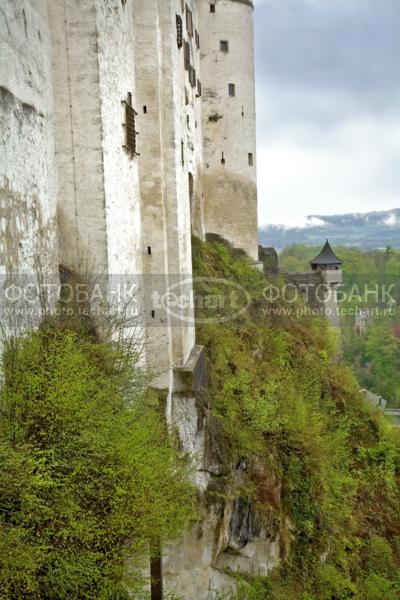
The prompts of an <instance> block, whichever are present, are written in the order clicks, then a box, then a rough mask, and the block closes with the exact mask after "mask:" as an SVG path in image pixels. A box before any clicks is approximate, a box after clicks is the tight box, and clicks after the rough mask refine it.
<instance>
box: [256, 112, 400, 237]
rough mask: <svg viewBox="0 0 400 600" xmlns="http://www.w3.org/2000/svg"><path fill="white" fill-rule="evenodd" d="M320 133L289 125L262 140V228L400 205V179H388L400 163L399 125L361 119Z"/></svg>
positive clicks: (260, 152) (259, 167) (259, 152)
mask: <svg viewBox="0 0 400 600" xmlns="http://www.w3.org/2000/svg"><path fill="white" fill-rule="evenodd" d="M316 133H317V132H315V131H314V132H313V134H312V135H311V136H310V133H309V131H308V129H307V128H306V127H305V126H304V125H303V126H302V125H292V126H290V125H289V124H288V127H287V128H286V129H285V130H284V131H277V132H275V136H274V137H271V138H270V139H266V138H263V139H262V140H259V142H260V143H259V149H258V173H259V222H260V224H261V225H263V224H268V223H285V224H293V222H295V221H296V220H300V221H301V218H302V217H303V216H304V215H306V214H317V215H324V214H326V215H332V214H338V213H349V212H361V213H362V212H367V211H369V210H384V209H392V208H395V207H396V206H398V205H399V196H398V189H399V185H400V174H399V175H393V173H391V176H390V177H389V176H388V173H387V170H388V167H390V165H391V164H393V165H395V164H397V162H398V156H399V152H400V122H399V121H394V120H393V121H392V120H390V119H387V120H382V121H380V120H374V119H373V118H359V119H356V120H348V121H343V122H342V123H339V124H337V126H336V127H334V128H331V129H326V130H324V129H323V128H320V129H319V131H318V133H319V135H318V134H317V135H316ZM389 171H390V169H389ZM396 171H398V169H396Z"/></svg>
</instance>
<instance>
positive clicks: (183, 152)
mask: <svg viewBox="0 0 400 600" xmlns="http://www.w3.org/2000/svg"><path fill="white" fill-rule="evenodd" d="M181 162H182V167H183V166H184V165H185V146H184V144H183V142H182V141H181Z"/></svg>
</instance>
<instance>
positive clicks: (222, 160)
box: [221, 152, 225, 165]
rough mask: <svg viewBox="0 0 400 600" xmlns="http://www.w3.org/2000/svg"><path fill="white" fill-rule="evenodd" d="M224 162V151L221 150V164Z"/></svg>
mask: <svg viewBox="0 0 400 600" xmlns="http://www.w3.org/2000/svg"><path fill="white" fill-rule="evenodd" d="M224 164H225V156H224V153H223V152H222V155H221V165H224Z"/></svg>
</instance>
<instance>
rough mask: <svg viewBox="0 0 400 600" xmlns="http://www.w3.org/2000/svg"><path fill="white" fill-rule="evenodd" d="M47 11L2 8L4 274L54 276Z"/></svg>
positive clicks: (34, 5) (42, 7)
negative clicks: (39, 271) (37, 269)
mask: <svg viewBox="0 0 400 600" xmlns="http://www.w3.org/2000/svg"><path fill="white" fill-rule="evenodd" d="M50 54H51V53H50V35H49V24H48V19H47V6H46V3H45V2H43V1H41V0H3V1H2V2H1V4H0V276H1V275H3V274H4V273H6V272H7V273H8V274H9V273H11V272H14V273H17V272H24V273H29V272H32V268H33V259H34V258H37V257H38V256H39V257H40V261H41V266H42V267H43V268H44V269H46V270H47V271H53V270H54V269H55V266H56V265H57V262H58V261H57V249H56V227H55V213H56V171H55V159H54V133H53V90H52V81H51V62H50Z"/></svg>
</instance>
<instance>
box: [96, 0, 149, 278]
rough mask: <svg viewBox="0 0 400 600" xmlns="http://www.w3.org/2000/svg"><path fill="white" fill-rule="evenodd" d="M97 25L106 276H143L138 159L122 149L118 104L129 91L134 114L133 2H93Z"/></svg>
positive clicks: (122, 115) (122, 110) (122, 108)
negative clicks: (94, 3) (105, 226)
mask: <svg viewBox="0 0 400 600" xmlns="http://www.w3.org/2000/svg"><path fill="white" fill-rule="evenodd" d="M96 23H97V32H98V34H97V35H98V38H97V46H98V64H99V83H100V98H101V105H100V108H101V112H100V114H101V127H102V155H103V169H104V172H103V178H104V197H105V213H106V224H107V264H108V272H109V273H111V274H128V275H135V276H136V275H137V274H139V273H141V272H142V260H141V212H140V188H139V160H138V157H137V156H130V155H129V153H128V152H127V151H126V149H125V148H123V145H124V143H125V130H124V127H123V123H124V121H125V106H124V104H123V103H122V101H124V100H126V99H127V94H128V92H131V93H132V104H133V107H134V108H135V109H136V110H137V111H138V112H139V107H138V106H137V103H136V97H135V90H136V83H135V60H136V56H135V49H134V30H133V8H132V3H131V2H128V3H126V4H125V5H123V4H122V3H121V1H120V0H97V2H96ZM136 129H139V127H138V124H136ZM139 140H140V137H139Z"/></svg>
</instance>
